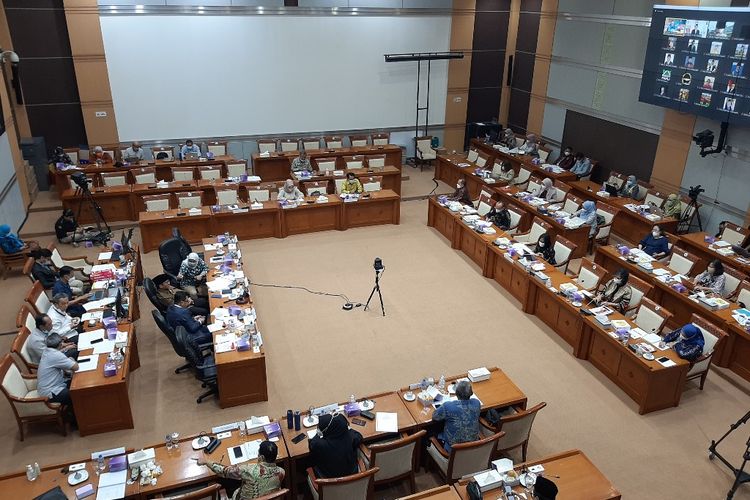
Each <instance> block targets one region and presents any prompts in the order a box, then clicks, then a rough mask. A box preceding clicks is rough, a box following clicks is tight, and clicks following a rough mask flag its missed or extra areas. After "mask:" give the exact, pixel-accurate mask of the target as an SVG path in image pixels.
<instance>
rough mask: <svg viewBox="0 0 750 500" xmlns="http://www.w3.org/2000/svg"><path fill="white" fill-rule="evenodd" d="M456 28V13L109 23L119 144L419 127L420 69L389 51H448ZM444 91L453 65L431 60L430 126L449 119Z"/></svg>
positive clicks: (104, 20) (104, 22) (116, 19)
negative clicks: (392, 58) (390, 59)
mask: <svg viewBox="0 0 750 500" xmlns="http://www.w3.org/2000/svg"><path fill="white" fill-rule="evenodd" d="M450 24H451V20H450V17H449V16H415V17H408V16H403V17H363V16H347V17H337V16H328V17H325V16H300V17H295V16H198V15H194V16H156V15H154V16H149V15H138V16H102V17H101V26H102V34H103V37H104V46H105V51H106V57H107V67H108V70H109V78H110V82H111V86H112V97H113V100H114V106H115V112H116V115H117V127H118V130H119V134H120V140H121V141H130V140H136V139H139V140H158V139H178V138H183V137H217V136H220V137H231V136H242V135H255V134H281V133H289V132H302V133H304V132H306V131H326V130H350V129H377V128H386V127H401V126H411V125H413V124H414V116H415V98H416V63H385V62H384V57H383V55H384V54H386V53H400V52H415V51H443V50H448V48H449V43H450ZM423 78H424V72H423ZM423 81H425V80H423ZM446 91H447V63H446V62H444V61H443V62H440V61H437V62H433V64H432V78H431V94H430V99H431V103H434V104H435V105H434V106H431V107H430V111H431V113H430V114H431V116H430V123H433V124H442V123H443V122H444V118H445V116H444V115H445V107H444V106H443V105H442V104H440V103H443V102H445V96H446Z"/></svg>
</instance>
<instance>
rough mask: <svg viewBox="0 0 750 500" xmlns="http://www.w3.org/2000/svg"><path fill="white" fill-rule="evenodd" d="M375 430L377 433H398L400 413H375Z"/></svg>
mask: <svg viewBox="0 0 750 500" xmlns="http://www.w3.org/2000/svg"><path fill="white" fill-rule="evenodd" d="M375 430H376V431H377V432H398V413H390V412H385V411H378V412H375Z"/></svg>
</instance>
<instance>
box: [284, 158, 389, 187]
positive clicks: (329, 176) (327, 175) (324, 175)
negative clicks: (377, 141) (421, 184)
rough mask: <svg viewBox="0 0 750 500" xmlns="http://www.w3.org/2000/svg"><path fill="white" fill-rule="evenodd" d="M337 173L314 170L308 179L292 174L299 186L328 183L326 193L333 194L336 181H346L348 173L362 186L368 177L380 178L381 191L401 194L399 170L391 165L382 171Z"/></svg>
mask: <svg viewBox="0 0 750 500" xmlns="http://www.w3.org/2000/svg"><path fill="white" fill-rule="evenodd" d="M339 171H340V172H341V175H334V174H333V172H332V171H330V170H327V171H320V170H315V171H314V172H313V175H311V176H308V177H302V176H300V175H299V174H297V173H295V174H293V179H294V180H296V181H298V182H299V183H300V184H301V183H303V182H311V181H328V193H335V192H336V180H337V179H340V180H344V179H346V174H348V173H353V174H354V175H355V176H356V177H357V179H360V181H362V184H364V181H363V179H364V180H366V179H367V178H368V177H382V178H383V181H382V183H381V188H382V189H390V190H391V191H394V192H396V193H398V194H401V169H400V168H396V167H394V166H392V165H386V166H385V167H383V168H382V169H367V168H349V169H347V168H343V169H341V170H339Z"/></svg>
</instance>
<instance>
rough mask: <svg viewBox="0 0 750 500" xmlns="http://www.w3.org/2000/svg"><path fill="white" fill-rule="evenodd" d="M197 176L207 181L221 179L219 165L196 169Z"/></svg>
mask: <svg viewBox="0 0 750 500" xmlns="http://www.w3.org/2000/svg"><path fill="white" fill-rule="evenodd" d="M198 176H199V177H200V178H201V179H203V180H208V181H213V180H216V179H221V165H202V166H200V167H198Z"/></svg>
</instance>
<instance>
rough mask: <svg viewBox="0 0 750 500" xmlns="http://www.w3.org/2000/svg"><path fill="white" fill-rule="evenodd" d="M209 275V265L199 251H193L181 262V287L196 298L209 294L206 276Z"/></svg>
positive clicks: (179, 277)
mask: <svg viewBox="0 0 750 500" xmlns="http://www.w3.org/2000/svg"><path fill="white" fill-rule="evenodd" d="M207 275H208V266H206V263H205V262H203V259H201V258H200V257H199V256H198V254H197V253H195V252H191V253H189V254H188V256H187V258H186V259H185V260H183V261H182V263H181V264H180V272H179V274H178V275H177V280H178V281H179V282H180V288H182V289H183V290H185V291H186V292H187V293H189V294H190V296H191V297H193V298H194V299H195V298H197V297H198V295H199V290H198V289H199V288H200V292H201V293H200V295H204V296H205V295H208V292H207V290H205V288H206V285H205V281H206V276H207Z"/></svg>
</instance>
